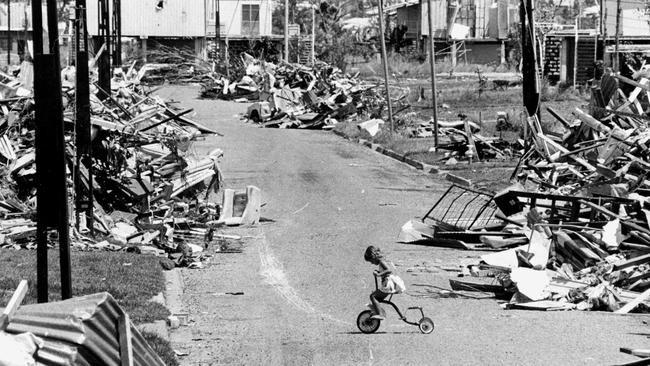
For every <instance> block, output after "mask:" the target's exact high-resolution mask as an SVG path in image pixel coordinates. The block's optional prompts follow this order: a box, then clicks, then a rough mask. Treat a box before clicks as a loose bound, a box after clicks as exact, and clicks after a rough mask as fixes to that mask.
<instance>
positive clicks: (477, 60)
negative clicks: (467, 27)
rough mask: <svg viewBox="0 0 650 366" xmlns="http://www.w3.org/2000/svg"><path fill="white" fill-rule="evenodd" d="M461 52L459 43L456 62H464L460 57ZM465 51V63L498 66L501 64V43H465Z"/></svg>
mask: <svg viewBox="0 0 650 366" xmlns="http://www.w3.org/2000/svg"><path fill="white" fill-rule="evenodd" d="M462 51H463V49H462V47H461V43H460V42H458V51H457V53H458V55H459V58H458V61H459V62H461V61H465V60H464V59H463V58H462V57H460V55H461V52H462ZM465 51H466V54H467V62H468V63H470V64H482V65H487V64H497V65H498V64H499V63H500V62H501V42H500V41H494V42H475V43H472V42H471V41H466V42H465Z"/></svg>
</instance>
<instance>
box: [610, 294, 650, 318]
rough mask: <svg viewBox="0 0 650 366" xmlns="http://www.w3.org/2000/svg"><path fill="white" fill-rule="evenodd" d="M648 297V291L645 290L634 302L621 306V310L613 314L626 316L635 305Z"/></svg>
mask: <svg viewBox="0 0 650 366" xmlns="http://www.w3.org/2000/svg"><path fill="white" fill-rule="evenodd" d="M648 297H650V289H647V290H645V291H643V293H641V295H639V296H637V297H636V298H635V299H634V300H632V301H630V302H628V303H627V304H625V306H623V307H622V308H620V309H618V310H616V311H615V312H614V313H615V314H627V313H629V312H630V311H632V310H634V308H635V307H637V305H639V304H640V303H642V302H643V301H645V300H646V299H647V298H648Z"/></svg>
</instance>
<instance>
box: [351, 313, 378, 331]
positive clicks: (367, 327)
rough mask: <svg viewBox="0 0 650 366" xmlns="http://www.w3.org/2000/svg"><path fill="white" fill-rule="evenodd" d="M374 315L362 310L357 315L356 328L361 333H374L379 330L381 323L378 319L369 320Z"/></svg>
mask: <svg viewBox="0 0 650 366" xmlns="http://www.w3.org/2000/svg"><path fill="white" fill-rule="evenodd" d="M373 315H374V313H373V312H372V311H371V310H364V311H362V312H361V313H359V316H358V317H357V327H358V328H359V330H360V331H361V332H362V333H366V334H369V333H374V332H376V331H377V329H379V325H380V324H381V321H380V320H379V319H371V317H372V316H373Z"/></svg>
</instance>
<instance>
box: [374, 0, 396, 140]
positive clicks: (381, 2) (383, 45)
mask: <svg viewBox="0 0 650 366" xmlns="http://www.w3.org/2000/svg"><path fill="white" fill-rule="evenodd" d="M377 4H379V41H380V42H379V43H380V44H381V63H382V66H383V67H384V86H385V87H386V103H387V104H388V121H389V122H390V133H391V136H392V134H393V132H394V126H393V106H392V103H391V101H390V88H389V87H388V57H387V56H386V39H384V0H379V1H378V2H377Z"/></svg>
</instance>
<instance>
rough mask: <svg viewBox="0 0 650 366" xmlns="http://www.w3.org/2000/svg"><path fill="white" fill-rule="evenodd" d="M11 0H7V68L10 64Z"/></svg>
mask: <svg viewBox="0 0 650 366" xmlns="http://www.w3.org/2000/svg"><path fill="white" fill-rule="evenodd" d="M11 48H12V47H11V0H7V68H8V67H9V65H11Z"/></svg>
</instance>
